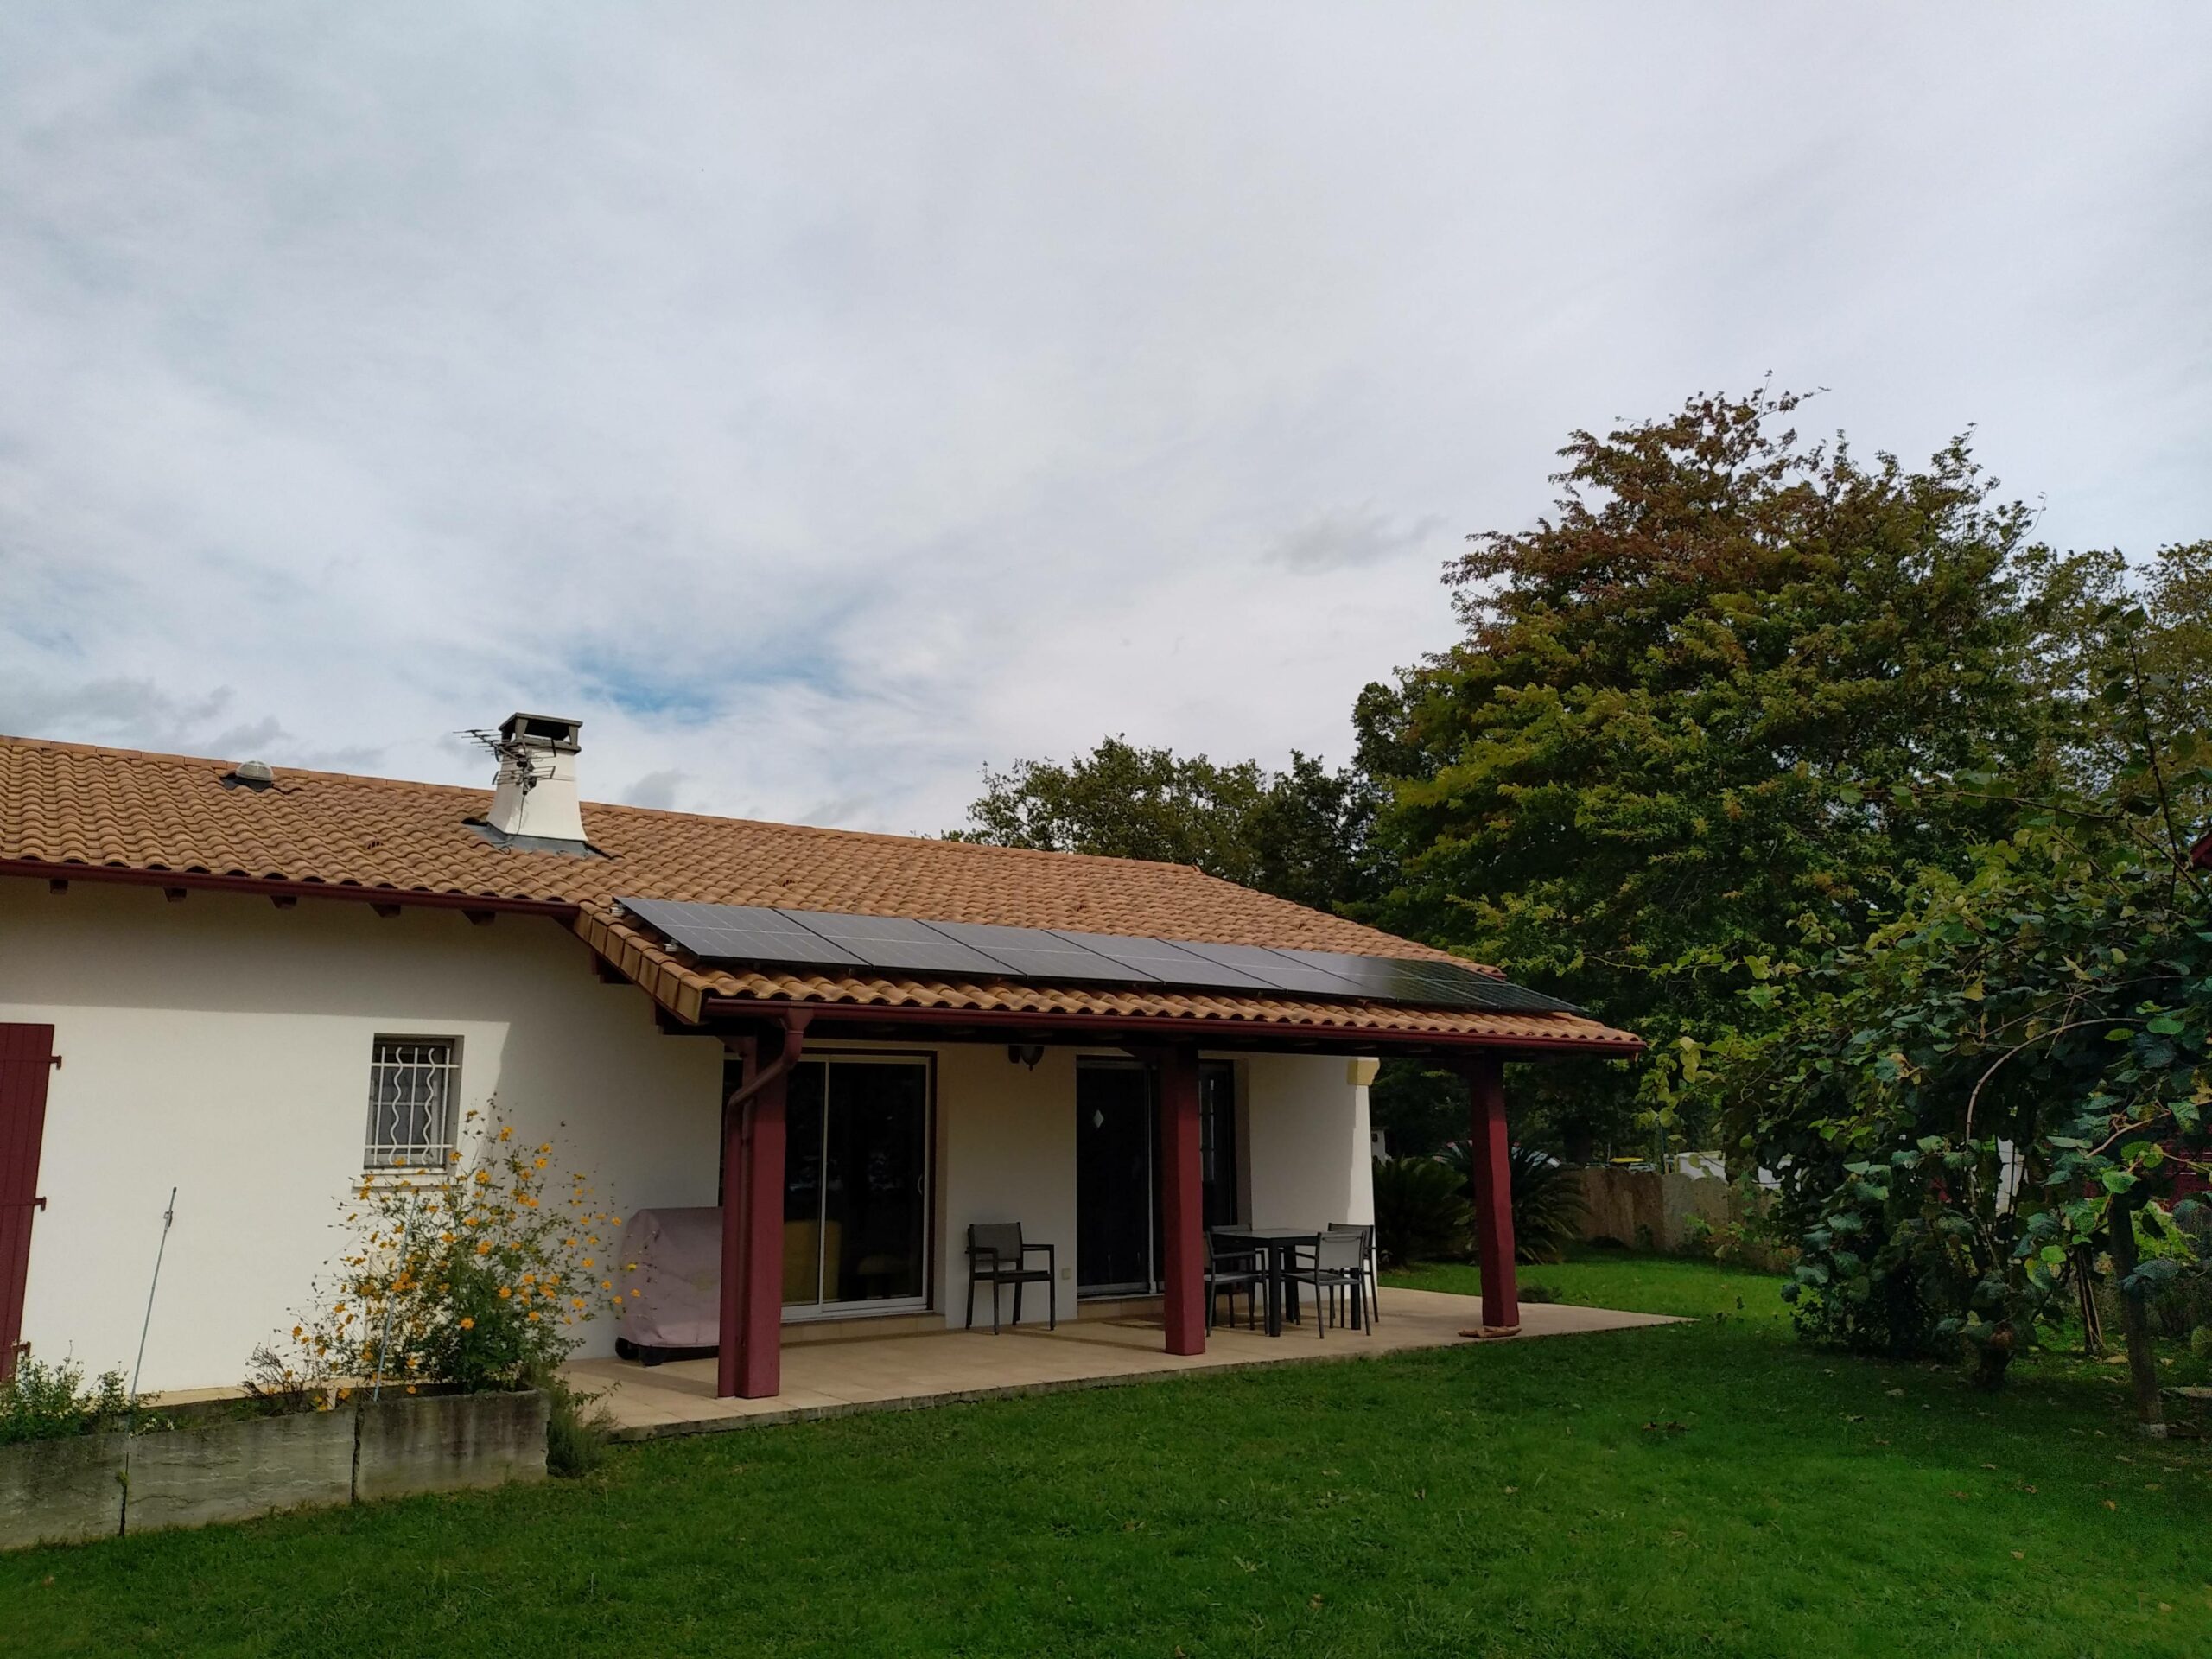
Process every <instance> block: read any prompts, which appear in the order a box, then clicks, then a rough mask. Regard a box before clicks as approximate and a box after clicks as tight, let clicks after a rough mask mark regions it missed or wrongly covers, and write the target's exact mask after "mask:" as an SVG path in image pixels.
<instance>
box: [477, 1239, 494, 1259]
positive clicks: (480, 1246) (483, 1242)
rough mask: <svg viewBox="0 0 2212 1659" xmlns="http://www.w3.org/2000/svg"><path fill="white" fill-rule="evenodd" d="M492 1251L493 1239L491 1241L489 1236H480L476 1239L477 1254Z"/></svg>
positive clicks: (487, 1253) (488, 1253) (485, 1253)
mask: <svg viewBox="0 0 2212 1659" xmlns="http://www.w3.org/2000/svg"><path fill="white" fill-rule="evenodd" d="M491 1253H492V1241H491V1240H490V1239H488V1238H480V1239H478V1240H477V1241H476V1254H477V1255H491Z"/></svg>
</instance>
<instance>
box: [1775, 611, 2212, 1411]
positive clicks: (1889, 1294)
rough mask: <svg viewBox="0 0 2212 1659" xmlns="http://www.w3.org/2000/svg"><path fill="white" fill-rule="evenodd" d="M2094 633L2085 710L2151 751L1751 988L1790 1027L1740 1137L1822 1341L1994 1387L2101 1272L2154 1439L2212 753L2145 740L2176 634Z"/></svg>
mask: <svg viewBox="0 0 2212 1659" xmlns="http://www.w3.org/2000/svg"><path fill="white" fill-rule="evenodd" d="M2104 620H2105V624H2106V631H2107V637H2108V638H2110V639H2113V641H2114V642H2115V652H2114V658H2113V660H2111V661H2108V662H2107V664H2106V666H2105V668H2104V670H2103V671H2102V672H2101V683H2100V684H2099V685H2097V686H2096V687H2095V694H2096V701H2097V702H2098V703H2099V705H2100V706H2101V707H2102V708H2104V709H2106V710H2107V711H2108V713H2109V715H2110V722H2109V727H2108V729H2109V730H2111V731H2114V732H2124V731H2125V730H2126V729H2127V728H2130V727H2132V728H2133V730H2134V731H2135V733H2136V734H2137V738H2138V741H2137V742H2136V744H2135V747H2134V758H2133V761H2132V762H2131V763H2130V764H2128V765H2126V766H2122V767H2120V768H2119V769H2118V770H2116V771H2114V772H2113V773H2112V775H2111V776H2110V777H2109V778H2108V779H2106V780H2105V782H2104V785H2103V787H2102V788H2101V790H2100V791H2098V792H2097V793H2096V794H2095V795H2094V796H2092V797H2089V798H2062V799H2061V801H2060V802H2059V804H2056V805H2055V806H2053V807H2052V808H2050V809H2049V810H2042V811H2037V812H2032V813H2031V814H2029V815H2028V816H2027V817H2025V819H2024V822H2023V823H2022V824H2021V826H2020V828H2019V829H2018V830H2017V831H2016V832H2015V833H2014V834H2013V835H2012V836H2009V837H2007V838H2005V840H2003V841H1999V842H1993V843H1991V844H1988V845H1986V846H1982V847H1980V848H1977V849H1974V855H1973V859H1972V862H1971V864H1970V866H1969V868H1967V870H1966V871H1965V872H1963V873H1961V874H1955V873H1952V872H1950V871H1948V870H1942V869H1936V868H1929V869H1927V870H1925V871H1923V874H1922V875H1921V876H1920V878H1919V879H1918V880H1917V881H1916V883H1915V884H1914V886H1913V887H1912V889H1911V890H1910V893H1908V894H1907V895H1906V899H1905V902H1904V906H1903V908H1902V910H1901V912H1900V913H1899V914H1898V915H1897V917H1896V918H1894V919H1892V920H1889V921H1887V922H1885V923H1884V924H1883V925H1881V926H1879V927H1878V928H1877V929H1876V930H1874V931H1873V932H1872V934H1871V935H1870V936H1869V937H1868V938H1866V939H1865V940H1864V941H1862V942H1859V943H1857V944H1852V945H1849V946H1847V947H1845V948H1842V949H1839V950H1834V951H1831V952H1830V953H1828V954H1827V955H1826V956H1825V957H1823V958H1822V959H1821V961H1820V962H1819V963H1817V964H1816V965H1815V966H1814V967H1812V968H1811V969H1808V971H1806V972H1803V973H1802V974H1786V975H1784V976H1783V978H1782V980H1781V981H1779V982H1777V983H1776V984H1775V985H1773V986H1770V987H1761V988H1756V989H1755V990H1754V991H1753V992H1752V994H1751V995H1752V996H1753V997H1754V999H1755V1000H1757V1001H1760V1002H1762V1003H1764V1005H1766V1006H1767V1007H1770V1009H1773V1010H1776V1011H1777V1012H1778V1013H1779V1014H1781V1015H1782V1020H1781V1021H1780V1023H1779V1024H1777V1025H1775V1026H1773V1027H1771V1028H1770V1029H1769V1030H1768V1031H1767V1033H1765V1034H1764V1037H1763V1038H1762V1039H1759V1040H1758V1041H1757V1042H1755V1043H1752V1044H1751V1045H1750V1046H1749V1053H1748V1054H1747V1055H1745V1056H1743V1057H1739V1058H1738V1064H1739V1065H1743V1067H1744V1069H1745V1071H1748V1072H1749V1073H1750V1075H1751V1080H1752V1083H1753V1088H1752V1089H1751V1090H1750V1091H1749V1096H1748V1097H1749V1098H1751V1099H1752V1100H1755V1101H1756V1102H1757V1105H1756V1106H1754V1107H1752V1108H1751V1109H1747V1110H1746V1112H1745V1121H1744V1122H1743V1123H1742V1125H1741V1126H1740V1127H1741V1128H1742V1130H1743V1139H1742V1144H1743V1146H1744V1147H1745V1149H1747V1150H1748V1151H1750V1152H1751V1153H1752V1154H1754V1155H1755V1156H1756V1157H1757V1158H1758V1160H1759V1161H1760V1162H1761V1163H1762V1164H1763V1165H1764V1166H1767V1167H1769V1168H1771V1169H1774V1170H1776V1171H1777V1172H1779V1173H1780V1176H1781V1179H1782V1182H1783V1193H1782V1205H1781V1210H1780V1214H1779V1217H1778V1220H1779V1222H1780V1224H1781V1225H1782V1226H1783V1229H1784V1230H1786V1231H1787V1232H1788V1233H1789V1235H1791V1236H1794V1237H1796V1238H1797V1239H1798V1240H1800V1241H1802V1244H1803V1246H1804V1255H1803V1256H1802V1260H1801V1261H1800V1262H1799V1263H1798V1265H1797V1267H1796V1284H1795V1285H1794V1286H1793V1287H1791V1290H1790V1291H1789V1293H1787V1294H1790V1295H1792V1296H1793V1298H1794V1299H1796V1300H1797V1301H1798V1304H1799V1307H1800V1318H1801V1323H1802V1324H1803V1325H1806V1326H1807V1327H1808V1328H1809V1329H1810V1330H1812V1331H1813V1332H1815V1333H1817V1334H1821V1335H1824V1336H1827V1337H1831V1338H1835V1339H1837V1340H1840V1341H1842V1342H1845V1343H1847V1344H1851V1345H1853V1346H1857V1347H1861V1348H1870V1349H1876V1350H1881V1351H1890V1352H1894V1353H1921V1352H1929V1351H1943V1350H1944V1349H1945V1348H1946V1347H1948V1345H1950V1344H1953V1343H1955V1342H1956V1341H1957V1340H1958V1339H1959V1338H1964V1339H1965V1340H1966V1341H1967V1343H1968V1344H1970V1345H1971V1347H1972V1348H1973V1349H1974V1350H1975V1351H1978V1352H1979V1354H1980V1358H1981V1375H1982V1376H1983V1379H1984V1380H1985V1382H1986V1383H1990V1384H1992V1385H1994V1383H1997V1382H1998V1381H1999V1380H2001V1378H2002V1376H2003V1375H2004V1371H2005V1366H2006V1364H2007V1363H2009V1361H2010V1359H2011V1358H2012V1354H2013V1352H2014V1351H2015V1350H2016V1349H2017V1348H2018V1345H2019V1344H2022V1343H2023V1342H2025V1341H2027V1340H2029V1339H2030V1338H2031V1337H2032V1336H2033V1334H2034V1332H2035V1328H2036V1326H2037V1323H2038V1322H2039V1321H2042V1320H2044V1319H2048V1318H2050V1316H2051V1314H2052V1312H2053V1310H2054V1308H2055V1307H2057V1306H2063V1302H2062V1301H2061V1300H2060V1294H2061V1289H2062V1285H2063V1282H2064V1281H2065V1279H2066V1276H2067V1274H2069V1272H2072V1273H2075V1274H2079V1273H2082V1272H2094V1270H2095V1268H2094V1264H2095V1262H2096V1261H2097V1259H2098V1258H2099V1256H2100V1255H2108V1256H2109V1257H2110V1259H2111V1262H2112V1264H2113V1268H2112V1270H2113V1274H2114V1276H2115V1278H2116V1279H2117V1280H2118V1281H2119V1288H2120V1293H2121V1295H2122V1299H2123V1300H2122V1308H2123V1318H2124V1319H2125V1321H2126V1334H2127V1344H2128V1350H2129V1357H2130V1361H2131V1364H2132V1365H2133V1375H2134V1377H2135V1381H2136V1384H2137V1394H2138V1402H2139V1408H2140V1409H2141V1411H2142V1414H2143V1419H2144V1422H2145V1426H2146V1427H2151V1428H2153V1429H2155V1427H2156V1426H2157V1424H2158V1376H2157V1370H2156V1363H2155V1359H2154V1357H2153V1356H2152V1351H2151V1341H2150V1329H2149V1324H2148V1320H2147V1318H2146V1316H2145V1306H2146V1304H2147V1301H2148V1300H2149V1299H2150V1298H2151V1297H2152V1295H2154V1294H2155V1293H2156V1292H2157V1291H2158V1289H2159V1287H2160V1286H2161V1284H2162V1282H2163V1281H2164V1280H2166V1279H2168V1278H2170V1277H2171V1275H2172V1274H2174V1273H2176V1272H2177V1271H2178V1270H2179V1268H2178V1264H2179V1262H2180V1261H2181V1260H2183V1259H2185V1257H2186V1255H2187V1253H2186V1252H2185V1251H2164V1250H2161V1251H2158V1252H2156V1253H2155V1254H2152V1255H2150V1256H2148V1257H2147V1258H2140V1257H2139V1248H2138V1240H2139V1236H2140V1235H2141V1234H2142V1233H2144V1232H2145V1231H2147V1232H2148V1233H2149V1234H2150V1235H2151V1236H2152V1238H2153V1239H2154V1240H2155V1239H2157V1238H2158V1236H2160V1235H2161V1234H2163V1233H2164V1231H2165V1230H2166V1229H2167V1227H2168V1226H2169V1225H2170V1223H2168V1222H2167V1221H2166V1220H2165V1219H2164V1217H2165V1216H2166V1215H2167V1213H2168V1212H2167V1211H2166V1209H2165V1207H2164V1206H2165V1205H2168V1204H2171V1203H2172V1201H2173V1200H2174V1199H2175V1198H2176V1197H2177V1177H2178V1176H2180V1175H2181V1174H2182V1173H2184V1172H2193V1173H2196V1174H2198V1175H2200V1176H2201V1175H2202V1173H2205V1170H2206V1168H2207V1165H2206V1161H2205V1157H2206V1147H2207V1136H2208V1132H2209V1131H2212V877H2208V875H2207V874H2206V873H2205V872H2203V871H2202V870H2199V869H2197V868H2194V867H2193V866H2192V864H2191V862H2190V856H2189V840H2190V822H2189V821H2188V820H2186V819H2185V818H2184V817H2183V815H2182V813H2181V812H2180V811H2179V810H2177V805H2176V803H2177V799H2180V798H2183V797H2184V796H2185V795H2187V794H2192V793H2193V794H2196V795H2199V796H2201V795H2202V793H2203V792H2204V791H2207V790H2212V747H2208V746H2207V745H2206V744H2205V743H2204V742H2203V741H2202V739H2201V738H2199V737H2197V736H2196V735H2194V734H2180V735H2175V736H2162V737H2160V738H2159V739H2158V741H2152V733H2153V732H2155V731H2157V730H2158V728H2157V726H2156V725H2155V723H2154V722H2155V719H2156V714H2155V709H2156V706H2157V705H2156V703H2155V702H2154V697H2155V696H2156V695H2157V692H2158V686H2157V685H2156V684H2155V683H2154V675H2153V672H2152V669H2151V667H2150V663H2151V661H2152V658H2150V657H2149V655H2148V654H2147V647H2150V646H2153V645H2157V644H2158V642H2159V639H2160V638H2161V635H2160V634H2159V632H2158V631H2157V630H2154V629H2153V628H2152V626H2150V623H2149V620H2148V619H2147V618H2146V617H2145V616H2143V615H2142V614H2141V613H2130V614H2123V615H2120V616H2119V617H2117V618H2107V619H2104ZM1954 787H1955V788H1956V789H1958V790H1960V791H1976V790H1980V791H1988V790H2002V789H2004V788H2005V787H2007V785H2006V783H2005V780H2002V779H1993V778H1983V777H1970V778H1966V779H1960V780H1957V782H1956V784H1955V785H1954ZM2000 1148H2002V1149H2005V1150H2007V1151H2009V1152H2010V1154H2011V1156H2010V1158H2009V1159H2008V1158H2007V1157H2006V1156H2005V1152H2004V1151H2000ZM2187 1208H2188V1203H2187V1201H2184V1202H2183V1204H2182V1205H2177V1213H2185V1212H2186V1210H2187Z"/></svg>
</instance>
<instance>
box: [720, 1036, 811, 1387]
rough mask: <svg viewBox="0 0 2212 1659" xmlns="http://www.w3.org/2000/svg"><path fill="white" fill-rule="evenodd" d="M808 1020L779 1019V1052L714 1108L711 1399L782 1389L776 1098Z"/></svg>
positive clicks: (780, 1123)
mask: <svg viewBox="0 0 2212 1659" xmlns="http://www.w3.org/2000/svg"><path fill="white" fill-rule="evenodd" d="M807 1020H808V1015H807V1014H805V1013H804V1012H802V1011H797V1010H794V1011H793V1012H791V1013H790V1014H785V1016H784V1046H783V1052H781V1053H779V1054H778V1055H777V1056H776V1058H774V1059H772V1060H771V1061H769V1062H768V1064H767V1065H765V1066H762V1067H760V1068H759V1069H758V1070H753V1068H752V1067H751V1065H750V1064H749V1062H750V1058H751V1057H750V1056H748V1057H747V1058H748V1065H747V1069H748V1070H749V1071H752V1075H751V1076H749V1077H747V1078H746V1079H745V1080H744V1081H743V1082H742V1083H741V1084H738V1086H737V1088H736V1089H735V1090H733V1091H732V1092H731V1094H730V1097H729V1098H728V1100H727V1101H725V1102H724V1103H723V1104H722V1165H723V1169H724V1172H725V1173H724V1179H723V1192H722V1280H721V1330H720V1338H721V1345H720V1347H719V1349H718V1351H716V1353H715V1397H716V1398H717V1399H721V1400H728V1399H732V1398H737V1399H745V1400H766V1399H771V1398H772V1397H774V1395H777V1394H778V1393H779V1392H781V1390H782V1387H783V1319H784V1205H783V1191H784V1100H785V1089H786V1086H787V1085H788V1084H789V1082H790V1079H791V1068H792V1067H793V1066H794V1065H798V1060H799V1056H800V1054H801V1053H802V1052H804V1049H805V1046H806V1027H807Z"/></svg>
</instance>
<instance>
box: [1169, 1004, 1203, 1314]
mask: <svg viewBox="0 0 2212 1659" xmlns="http://www.w3.org/2000/svg"><path fill="white" fill-rule="evenodd" d="M1204 1229H1205V1187H1204V1185H1203V1182H1202V1179H1201V1175H1200V1171H1199V1166H1198V1050H1196V1049H1194V1048H1171V1049H1167V1050H1165V1051H1163V1052H1161V1054H1160V1232H1161V1235H1162V1236H1163V1239H1164V1241H1165V1243H1166V1262H1165V1263H1164V1264H1163V1265H1162V1268H1161V1279H1162V1281H1163V1283H1164V1287H1165V1288H1166V1314H1167V1351H1168V1352H1169V1353H1171V1354H1203V1353H1204V1352H1205V1351H1206V1287H1205V1271H1206V1261H1205V1237H1204V1236H1203V1233H1204Z"/></svg>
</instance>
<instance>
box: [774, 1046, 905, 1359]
mask: <svg viewBox="0 0 2212 1659" xmlns="http://www.w3.org/2000/svg"><path fill="white" fill-rule="evenodd" d="M930 1094H931V1090H930V1063H929V1061H928V1060H927V1059H926V1058H919V1057H909V1056H906V1055H881V1056H877V1055H839V1056H833V1057H830V1058H823V1059H816V1060H807V1061H804V1062H802V1063H801V1064H800V1065H798V1067H797V1068H796V1069H794V1070H793V1071H792V1072H791V1084H790V1093H789V1095H788V1096H787V1105H786V1107H785V1111H786V1114H787V1116H786V1119H785V1124H786V1128H785V1134H786V1136H787V1141H786V1146H785V1156H784V1317H785V1318H786V1319H809V1318H815V1317H819V1316H821V1315H823V1314H833V1313H890V1312H893V1311H894V1310H905V1309H917V1310H918V1309H920V1308H921V1307H923V1306H926V1303H927V1294H928V1293H927V1283H928V1273H929V1243H928V1240H929V1199H930Z"/></svg>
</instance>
